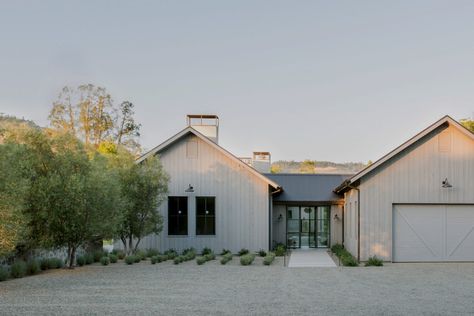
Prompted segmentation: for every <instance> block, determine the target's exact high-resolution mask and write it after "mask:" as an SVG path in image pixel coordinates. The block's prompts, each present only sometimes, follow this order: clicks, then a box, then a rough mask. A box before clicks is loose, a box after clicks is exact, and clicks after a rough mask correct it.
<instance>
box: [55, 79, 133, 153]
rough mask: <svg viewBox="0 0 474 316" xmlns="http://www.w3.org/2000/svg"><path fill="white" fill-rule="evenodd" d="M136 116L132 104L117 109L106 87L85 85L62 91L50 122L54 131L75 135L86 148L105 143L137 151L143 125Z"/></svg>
mask: <svg viewBox="0 0 474 316" xmlns="http://www.w3.org/2000/svg"><path fill="white" fill-rule="evenodd" d="M133 115H134V111H133V104H132V103H130V102H128V101H125V102H122V104H120V105H119V106H116V105H115V104H114V102H113V99H112V97H111V96H110V94H109V93H108V92H107V90H106V89H105V88H103V87H96V86H94V85H92V84H84V85H80V86H79V87H77V88H72V87H64V88H63V89H62V90H61V92H60V94H59V96H58V98H57V100H56V101H55V102H54V103H53V108H52V109H51V111H50V114H49V121H50V124H51V126H52V127H53V128H55V129H57V130H62V131H67V132H69V133H71V134H72V135H74V136H76V137H78V138H79V139H81V140H82V141H84V143H85V145H86V146H89V145H91V146H94V147H95V148H98V147H99V146H100V144H101V143H103V142H113V143H116V144H118V145H123V146H129V147H130V149H133V150H137V149H138V148H139V145H138V142H137V137H138V136H139V135H140V133H139V130H140V124H137V123H136V122H135V120H134V118H133Z"/></svg>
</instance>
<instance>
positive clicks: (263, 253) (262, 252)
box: [258, 249, 267, 257]
mask: <svg viewBox="0 0 474 316" xmlns="http://www.w3.org/2000/svg"><path fill="white" fill-rule="evenodd" d="M258 255H259V256H260V257H266V256H267V252H266V251H265V250H263V249H260V250H259V251H258Z"/></svg>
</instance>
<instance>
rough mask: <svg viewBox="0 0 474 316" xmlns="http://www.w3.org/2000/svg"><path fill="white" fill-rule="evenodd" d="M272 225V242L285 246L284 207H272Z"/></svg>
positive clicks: (278, 205) (279, 205) (277, 205)
mask: <svg viewBox="0 0 474 316" xmlns="http://www.w3.org/2000/svg"><path fill="white" fill-rule="evenodd" d="M280 214H281V216H282V218H281V219H278V217H279V216H280ZM272 225H273V226H272V242H275V243H282V244H285V245H286V205H281V204H276V205H275V204H274V205H273V215H272Z"/></svg>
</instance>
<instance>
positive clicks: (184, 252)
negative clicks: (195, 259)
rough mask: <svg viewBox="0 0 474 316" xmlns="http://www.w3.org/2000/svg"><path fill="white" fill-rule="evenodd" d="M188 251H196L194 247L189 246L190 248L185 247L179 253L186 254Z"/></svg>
mask: <svg viewBox="0 0 474 316" xmlns="http://www.w3.org/2000/svg"><path fill="white" fill-rule="evenodd" d="M190 252H194V253H196V249H194V248H193V247H191V248H186V249H184V250H183V252H182V253H181V254H182V255H186V254H188V253H190Z"/></svg>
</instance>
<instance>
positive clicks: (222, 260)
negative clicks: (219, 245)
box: [221, 252, 233, 264]
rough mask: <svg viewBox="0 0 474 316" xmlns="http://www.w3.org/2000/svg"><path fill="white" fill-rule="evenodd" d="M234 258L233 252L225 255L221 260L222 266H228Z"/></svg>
mask: <svg viewBox="0 0 474 316" xmlns="http://www.w3.org/2000/svg"><path fill="white" fill-rule="evenodd" d="M232 257H233V255H232V253H231V252H226V253H224V255H223V256H222V259H221V264H226V263H227V262H229V261H231V260H232Z"/></svg>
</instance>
